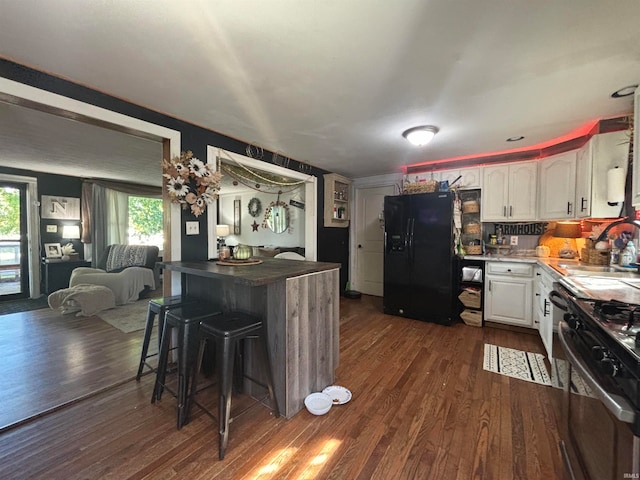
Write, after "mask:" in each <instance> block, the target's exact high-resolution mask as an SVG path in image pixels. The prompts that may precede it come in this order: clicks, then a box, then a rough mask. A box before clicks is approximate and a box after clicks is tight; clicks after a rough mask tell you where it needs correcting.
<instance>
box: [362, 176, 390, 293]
mask: <svg viewBox="0 0 640 480" xmlns="http://www.w3.org/2000/svg"><path fill="white" fill-rule="evenodd" d="M394 193H395V188H394V186H393V185H388V186H384V187H372V188H359V189H357V191H356V204H357V205H356V225H357V227H356V239H355V240H356V259H355V260H356V278H357V282H356V285H354V286H355V288H356V289H357V290H359V291H360V292H362V293H364V294H367V295H376V296H378V297H381V296H382V293H383V276H384V268H383V266H384V216H383V210H384V197H385V195H393V194H394Z"/></svg>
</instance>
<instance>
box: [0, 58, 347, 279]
mask: <svg viewBox="0 0 640 480" xmlns="http://www.w3.org/2000/svg"><path fill="white" fill-rule="evenodd" d="M0 76H2V77H5V78H8V79H10V80H13V81H16V82H20V83H23V84H26V85H30V86H32V87H35V88H40V89H42V90H46V91H49V92H53V93H56V94H59V95H63V96H65V97H68V98H72V99H74V100H78V101H81V102H85V103H88V104H91V105H95V106H98V107H101V108H105V109H108V110H111V111H114V112H118V113H121V114H124V115H128V116H130V117H134V118H138V119H140V120H144V121H146V122H150V123H154V124H156V125H161V126H163V127H167V128H170V129H173V130H177V131H179V132H180V133H181V135H182V141H181V146H182V149H183V150H191V151H192V152H193V153H194V155H195V156H197V157H199V158H206V153H207V152H206V149H207V145H214V146H216V147H220V148H223V149H225V150H229V151H231V152H235V153H239V154H242V155H244V154H245V149H246V146H247V145H246V143H243V142H241V141H238V140H235V139H232V138H229V137H227V136H226V135H222V134H220V133H217V132H213V131H211V130H207V129H204V128H201V127H198V126H195V125H192V124H190V123H187V122H184V121H181V120H178V119H175V118H173V117H169V116H167V115H163V114H161V113H158V112H154V111H152V110H149V109H146V108H144V107H140V106H138V105H134V104H132V103H129V102H126V101H124V100H121V99H118V98H115V97H112V96H110V95H106V94H104V93H101V92H98V91H95V90H92V89H90V88H86V87H83V86H81V85H78V84H75V83H72V82H69V81H67V80H62V79H60V78H57V77H54V76H51V75H48V74H45V73H42V72H39V71H37V70H33V69H31V68H28V67H25V66H23V65H19V64H16V63H14V62H10V61H8V60H3V59H0ZM271 154H272V152H265V158H271ZM298 167H299V163H298V162H297V161H295V160H292V161H291V162H290V165H289V168H290V169H291V170H298ZM324 173H328V172H326V171H324V170H321V169H318V168H315V167H314V168H313V170H312V172H311V174H313V175H315V176H316V177H318V190H319V191H318V199H319V202H318V204H319V205H318V210H319V211H318V217H317V218H318V245H317V250H318V260H319V261H340V263H342V271H341V275H340V278H341V289H344V287H345V284H346V279H347V278H348V265H349V263H348V258H349V250H348V249H349V245H348V243H349V242H348V235H349V233H348V229H342V228H325V227H324V221H323V215H322V206H323V205H322V204H323V201H322V199H323V189H324V179H323V176H322V175H323V174H324ZM132 180H135V179H132ZM51 194H55V195H62V193H51ZM65 195H67V194H65ZM67 196H70V195H67ZM78 196H79V195H78ZM190 220H196V218H195V217H194V216H193V214H191V212H190V211H183V213H182V228H181V231H182V258H183V259H184V260H206V259H207V236H206V234H203V235H190V236H187V235H185V234H184V230H185V229H184V222H186V221H190ZM198 220H199V221H200V231H201V232H206V231H207V225H206V222H207V220H206V216H201V217H200V218H199V219H198ZM76 250H77V249H76ZM338 259H340V260H338Z"/></svg>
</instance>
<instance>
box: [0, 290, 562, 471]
mask: <svg viewBox="0 0 640 480" xmlns="http://www.w3.org/2000/svg"><path fill="white" fill-rule="evenodd" d="M381 310H382V309H381V300H380V299H379V298H375V297H367V296H364V297H363V298H362V299H360V300H348V299H343V300H341V334H340V338H341V345H340V352H341V359H340V367H339V368H338V371H337V379H336V383H337V384H339V385H344V386H346V387H347V388H349V389H350V390H351V391H352V393H353V399H352V400H351V401H350V402H349V403H348V404H345V405H341V406H334V407H332V409H331V410H330V411H329V413H328V414H326V415H324V416H320V417H316V416H313V415H311V414H309V413H308V412H307V411H306V410H305V411H302V412H300V413H298V414H297V415H296V416H294V417H293V418H292V419H290V420H285V419H284V418H277V419H276V418H274V417H273V416H271V414H270V411H269V410H267V409H266V408H264V407H262V406H260V405H258V406H256V407H254V408H251V409H250V410H248V412H246V413H245V414H243V415H241V416H240V417H238V418H237V419H235V421H234V422H233V423H232V425H231V434H230V441H229V447H228V449H227V453H226V457H225V459H224V460H223V461H219V460H218V454H217V452H218V439H217V437H218V435H217V426H216V424H215V422H214V420H212V419H211V418H210V417H209V416H207V415H205V414H204V413H203V412H202V411H201V410H199V409H197V408H196V409H194V411H193V414H192V418H191V421H190V423H189V424H188V425H186V426H185V427H184V428H182V429H181V430H179V431H178V430H176V427H175V420H176V418H175V400H174V399H173V398H172V397H171V396H169V395H165V396H164V397H163V399H162V401H161V402H158V403H156V404H154V405H151V404H150V403H149V397H150V393H151V388H152V387H151V384H152V378H151V376H150V375H148V376H146V377H144V378H143V379H142V381H141V382H140V383H136V382H135V381H128V382H125V383H123V384H122V385H119V386H117V387H114V388H111V389H108V390H107V391H105V392H102V393H100V394H99V395H96V396H93V397H91V398H89V399H86V400H83V401H80V402H76V403H74V404H72V405H70V406H68V407H65V408H62V409H59V410H57V411H55V412H53V413H51V414H48V415H45V416H42V417H40V418H38V419H36V420H34V421H31V422H29V423H25V424H23V425H21V426H19V427H17V428H13V429H10V430H7V431H5V432H4V433H2V434H1V435H0V478H3V479H23V478H29V479H34V478H43V479H44V478H46V479H57V478H64V479H81V478H82V479H97V478H100V479H102V478H105V479H158V478H163V479H164V478H188V479H196V478H202V479H255V478H259V479H282V478H289V479H303V478H309V479H313V478H318V479H370V478H376V479H467V478H476V479H512V478H519V479H558V478H561V477H562V464H561V459H560V455H559V452H558V448H557V445H558V433H557V431H558V428H557V420H556V413H557V406H556V401H557V395H558V394H559V391H557V390H555V389H554V388H553V387H546V386H543V385H537V384H533V383H529V382H525V381H522V380H516V379H511V378H508V377H505V376H502V375H498V374H495V373H490V372H486V371H484V370H483V368H482V361H483V345H484V343H493V344H496V345H501V346H507V347H512V348H518V349H522V350H528V351H534V352H540V353H543V348H542V345H541V343H540V340H539V338H538V337H537V336H534V335H529V334H523V333H518V332H512V331H507V330H501V329H495V328H476V327H469V326H466V325H464V324H457V325H454V326H452V327H443V326H439V325H435V324H431V323H423V322H418V321H415V320H406V319H402V318H398V317H391V316H386V315H383V314H382V313H381ZM31 313H33V312H31ZM40 321H41V322H43V323H46V322H47V320H46V319H41V320H40ZM102 323H104V322H102ZM85 328H86V325H84V324H82V322H78V324H77V325H76V324H74V325H73V332H70V333H68V334H67V335H66V336H65V338H68V339H69V342H68V347H61V346H58V347H57V348H69V349H73V350H74V351H78V352H82V353H81V354H78V355H76V356H71V358H73V359H74V362H72V363H68V364H64V363H63V364H58V365H52V364H51V363H52V362H48V363H47V362H46V361H45V360H44V359H42V360H40V361H39V365H38V369H35V368H32V367H31V365H29V366H26V365H23V368H19V367H18V366H17V364H16V362H11V363H9V371H7V370H6V369H5V378H12V380H11V382H13V383H21V382H22V383H24V384H29V385H30V387H29V388H24V389H22V390H21V391H22V392H23V393H19V394H18V395H27V394H26V393H24V392H26V391H27V390H29V389H37V388H39V387H40V385H41V384H42V383H51V380H50V379H48V375H47V374H46V371H47V370H50V371H51V373H52V374H56V375H58V376H57V377H55V378H56V379H57V378H59V377H60V376H61V374H57V373H56V370H65V369H68V368H71V369H73V372H77V371H78V370H84V369H83V368H81V367H80V366H81V365H84V364H89V365H90V367H89V369H90V370H92V373H91V374H92V375H93V376H95V377H98V376H100V375H101V373H100V372H101V369H104V368H106V369H107V370H106V371H109V370H117V369H118V368H120V369H123V368H125V367H123V365H124V364H125V363H127V361H128V360H126V359H125V357H126V358H129V359H135V360H134V361H130V362H129V365H128V366H127V367H126V368H127V371H126V372H121V374H122V377H125V378H128V377H132V376H133V375H134V374H135V364H136V362H137V355H138V354H139V353H138V352H139V342H137V341H136V340H132V339H131V338H129V339H126V340H123V343H124V344H126V346H125V345H122V346H121V347H122V349H123V351H122V352H120V353H118V354H115V355H113V356H110V358H109V359H108V360H105V354H104V353H100V352H99V350H98V345H99V342H97V341H96V339H95V338H94V337H93V336H92V335H91V334H88V335H84V334H83V330H84V329H85ZM96 328H97V327H96ZM3 335H4V334H3ZM130 335H131V334H130ZM85 337H86V338H85ZM109 341H111V340H109ZM113 341H115V340H113ZM127 346H128V347H127ZM3 348H7V346H6V345H4V346H3ZM9 348H15V350H19V348H18V347H17V345H16V346H15V347H9ZM41 348H42V349H43V350H42V352H46V354H47V355H55V352H54V351H47V349H46V343H45V344H43V345H42V347H41ZM127 348H128V349H129V350H130V352H129V353H125V352H124V351H125V350H127ZM31 354H33V355H37V351H36V352H33V351H32V352H31ZM14 355H18V354H17V353H14ZM23 355H24V357H25V358H28V357H27V355H26V354H23ZM41 355H44V354H43V353H41ZM111 362H114V364H117V365H119V366H118V367H107V366H106V364H107V363H111ZM96 365H101V367H100V368H98V367H95V366H96ZM91 366H93V367H91ZM40 369H43V370H40ZM73 372H70V373H67V374H66V377H65V378H66V381H67V382H69V383H68V384H69V385H72V387H71V388H73V389H78V390H79V391H80V390H82V388H81V387H80V386H79V385H78V383H82V382H80V381H78V380H77V379H76V378H75V374H74V373H73ZM16 377H17V378H16ZM116 377H117V375H113V377H112V379H115V378H116ZM85 380H86V381H87V382H90V383H92V381H90V380H89V379H85ZM54 381H58V380H54ZM65 389H66V385H65V387H62V388H60V390H65ZM213 394H214V392H213V390H210V391H209V392H203V394H202V396H201V398H200V399H199V400H200V401H201V402H203V403H204V404H206V405H213V403H214V400H213V398H212V396H213ZM61 395H62V394H61ZM34 397H37V395H35V396H33V395H31V396H26V397H24V398H22V399H20V398H13V399H12V401H13V405H17V406H20V405H21V404H22V403H24V402H31V401H32V398H34ZM2 400H3V401H4V398H3V399H2ZM239 403H240V402H236V403H235V404H234V405H235V407H237V406H238V404H239ZM3 405H4V403H3ZM3 410H4V406H3Z"/></svg>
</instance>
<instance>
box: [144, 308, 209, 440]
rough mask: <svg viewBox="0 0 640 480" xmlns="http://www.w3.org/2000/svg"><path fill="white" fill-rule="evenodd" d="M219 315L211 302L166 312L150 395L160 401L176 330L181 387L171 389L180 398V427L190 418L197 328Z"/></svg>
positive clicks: (178, 421) (179, 384)
mask: <svg viewBox="0 0 640 480" xmlns="http://www.w3.org/2000/svg"><path fill="white" fill-rule="evenodd" d="M216 315H220V312H219V311H217V309H216V308H215V307H214V306H212V305H208V304H206V303H205V304H203V303H194V304H191V305H187V306H184V307H180V308H176V309H172V310H169V311H168V312H167V314H166V315H165V322H164V328H163V332H162V342H161V344H160V354H159V357H158V369H157V374H156V383H155V387H154V389H153V394H152V396H151V403H155V401H156V400H160V398H161V397H162V391H163V389H164V388H165V386H166V385H165V380H166V374H167V365H168V363H169V350H170V348H169V345H170V340H171V334H172V330H173V329H174V328H176V329H177V332H178V341H177V345H176V349H177V351H178V386H177V391H176V392H171V393H173V394H174V396H175V397H176V398H177V399H178V419H177V426H178V429H180V428H182V426H183V425H185V424H186V423H187V422H188V421H189V418H188V414H189V409H188V403H189V395H188V393H189V384H190V380H191V379H190V373H191V371H192V370H193V363H194V362H195V357H196V353H197V341H198V330H199V328H200V323H201V322H202V321H205V320H209V319H211V318H213V317H215V316H216Z"/></svg>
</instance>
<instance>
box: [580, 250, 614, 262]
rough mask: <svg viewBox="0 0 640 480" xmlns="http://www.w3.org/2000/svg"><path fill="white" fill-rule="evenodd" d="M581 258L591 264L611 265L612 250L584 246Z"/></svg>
mask: <svg viewBox="0 0 640 480" xmlns="http://www.w3.org/2000/svg"><path fill="white" fill-rule="evenodd" d="M580 260H582V262H583V263H588V264H590V265H609V262H610V261H611V250H596V249H595V248H583V249H582V252H581V255H580Z"/></svg>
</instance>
